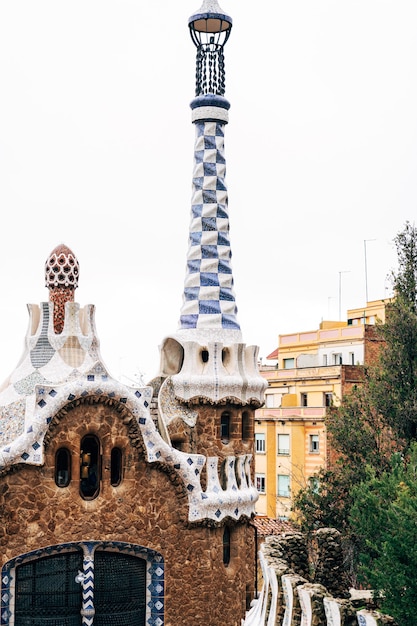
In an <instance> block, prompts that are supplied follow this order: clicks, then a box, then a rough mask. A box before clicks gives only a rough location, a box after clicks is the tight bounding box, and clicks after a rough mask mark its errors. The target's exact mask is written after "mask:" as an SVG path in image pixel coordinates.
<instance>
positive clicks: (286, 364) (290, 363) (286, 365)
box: [283, 359, 295, 370]
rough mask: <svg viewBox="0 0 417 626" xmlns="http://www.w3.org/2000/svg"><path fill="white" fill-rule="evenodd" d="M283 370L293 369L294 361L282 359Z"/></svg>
mask: <svg viewBox="0 0 417 626" xmlns="http://www.w3.org/2000/svg"><path fill="white" fill-rule="evenodd" d="M283 362H284V370H290V369H292V368H293V367H295V359H284V360H283Z"/></svg>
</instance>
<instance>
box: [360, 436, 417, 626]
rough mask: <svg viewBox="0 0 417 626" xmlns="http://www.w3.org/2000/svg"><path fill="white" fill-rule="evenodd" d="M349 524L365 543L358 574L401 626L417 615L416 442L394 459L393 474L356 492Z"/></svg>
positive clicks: (371, 479)
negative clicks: (408, 450) (406, 454)
mask: <svg viewBox="0 0 417 626" xmlns="http://www.w3.org/2000/svg"><path fill="white" fill-rule="evenodd" d="M352 496H353V504H352V510H351V515H350V522H351V526H352V530H353V532H354V533H355V534H356V536H357V537H358V538H359V539H360V541H361V545H362V551H361V553H360V556H359V576H360V578H361V580H362V582H364V583H365V584H366V585H368V586H369V587H370V588H371V589H373V590H374V592H375V595H376V596H377V597H378V598H379V604H380V606H381V608H382V610H383V611H385V612H387V613H389V614H390V615H392V616H393V617H394V618H395V619H396V620H397V621H398V623H399V624H401V625H402V626H413V625H415V623H416V615H417V595H416V593H415V590H416V588H417V524H416V519H417V444H416V443H412V444H411V448H410V454H409V456H408V457H407V458H403V457H402V456H401V455H398V454H397V455H394V456H393V460H392V466H391V468H390V470H389V471H387V472H384V473H382V474H381V476H379V477H377V476H376V474H375V472H374V471H373V470H371V469H369V470H368V478H367V480H365V481H363V482H362V483H361V484H360V485H358V486H356V487H355V488H354V489H353V493H352Z"/></svg>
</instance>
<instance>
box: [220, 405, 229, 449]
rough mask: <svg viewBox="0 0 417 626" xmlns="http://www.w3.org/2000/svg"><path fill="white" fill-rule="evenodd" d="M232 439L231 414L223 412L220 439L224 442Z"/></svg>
mask: <svg viewBox="0 0 417 626" xmlns="http://www.w3.org/2000/svg"><path fill="white" fill-rule="evenodd" d="M229 438H230V413H229V412H228V411H223V413H222V415H221V419H220V439H221V440H222V441H224V442H227V441H229Z"/></svg>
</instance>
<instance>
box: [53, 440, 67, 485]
mask: <svg viewBox="0 0 417 626" xmlns="http://www.w3.org/2000/svg"><path fill="white" fill-rule="evenodd" d="M70 480H71V453H70V451H69V450H68V448H59V450H57V452H56V455H55V483H56V485H57V486H58V487H68V485H69V484H70Z"/></svg>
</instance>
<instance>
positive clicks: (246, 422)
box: [242, 411, 252, 441]
mask: <svg viewBox="0 0 417 626" xmlns="http://www.w3.org/2000/svg"><path fill="white" fill-rule="evenodd" d="M242 439H243V441H249V440H252V422H251V414H250V413H249V411H243V413H242Z"/></svg>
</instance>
